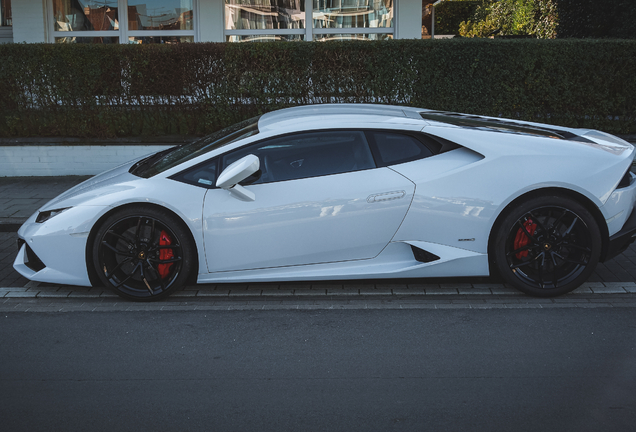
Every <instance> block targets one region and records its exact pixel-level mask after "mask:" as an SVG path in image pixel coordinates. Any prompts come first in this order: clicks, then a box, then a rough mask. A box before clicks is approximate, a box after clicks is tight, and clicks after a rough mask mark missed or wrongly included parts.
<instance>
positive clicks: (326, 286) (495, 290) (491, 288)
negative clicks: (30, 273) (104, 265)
mask: <svg viewBox="0 0 636 432" xmlns="http://www.w3.org/2000/svg"><path fill="white" fill-rule="evenodd" d="M87 178H89V176H68V177H0V298H2V297H5V298H11V297H14V298H84V299H86V298H91V297H92V298H109V297H110V298H112V297H113V294H111V293H110V292H109V291H105V290H104V289H101V288H83V287H72V286H57V285H51V284H45V283H37V282H29V281H28V280H27V279H25V278H23V277H22V276H20V275H19V274H18V273H17V272H16V271H15V270H14V269H13V260H14V259H15V256H16V253H17V247H16V240H17V238H18V236H17V233H16V231H17V230H18V228H19V227H20V225H21V224H22V223H23V222H24V221H25V220H26V219H27V218H28V217H29V216H30V215H31V214H33V213H34V212H35V211H36V210H37V209H39V208H40V207H41V206H42V205H44V204H45V203H46V202H48V201H49V200H51V199H52V198H54V197H56V196H57V195H59V194H60V193H62V192H64V191H65V190H67V189H69V188H70V187H72V186H74V185H76V184H78V183H80V182H82V181H84V180H85V179H87ZM575 293H578V294H585V295H594V294H596V295H607V294H612V295H615V294H624V295H633V294H634V293H636V244H633V245H631V246H630V247H629V249H627V250H626V251H625V252H624V253H623V254H621V255H619V256H618V257H616V258H614V259H613V260H611V261H609V262H606V263H604V264H599V265H598V267H597V269H596V271H595V272H594V274H593V275H592V276H591V277H590V279H589V280H588V282H587V283H585V284H584V285H583V286H582V287H581V288H579V289H578V290H576V291H575ZM516 294H520V293H519V292H518V291H516V290H514V289H512V288H510V287H507V286H506V285H504V284H503V283H500V282H499V281H498V280H494V279H493V278H477V277H476V278H445V279H426V280H403V279H394V280H390V279H389V280H382V281H345V282H320V283H315V282H313V283H312V282H300V283H280V284H271V283H257V284H249V285H248V284H207V285H197V286H191V287H187V288H186V289H185V290H184V291H183V292H181V293H175V296H177V297H189V298H190V299H193V298H201V299H202V298H208V299H212V298H215V299H222V298H226V299H227V298H230V299H234V300H237V298H244V299H245V298H254V297H259V298H269V299H271V298H276V297H278V298H284V297H295V298H298V297H299V296H303V297H304V298H310V297H311V298H314V299H315V298H323V299H324V298H333V297H334V296H343V297H347V298H358V299H359V298H361V297H363V298H373V297H376V296H381V297H382V298H386V299H389V298H393V299H398V298H401V296H419V298H423V297H422V296H426V297H427V298H429V299H430V298H433V297H435V298H438V299H439V298H440V297H439V296H440V295H449V296H461V295H481V296H486V297H489V298H491V299H492V298H495V297H496V296H499V295H504V296H508V295H516ZM173 297H174V296H173ZM171 298H172V297H171ZM113 300H114V298H113Z"/></svg>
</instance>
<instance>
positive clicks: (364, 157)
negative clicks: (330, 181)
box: [222, 131, 375, 184]
mask: <svg viewBox="0 0 636 432" xmlns="http://www.w3.org/2000/svg"><path fill="white" fill-rule="evenodd" d="M248 154H253V155H256V156H258V158H259V159H260V163H261V177H260V178H259V179H258V180H256V181H254V182H253V184H258V183H270V182H278V181H285V180H296V179H302V178H307V177H318V176H324V175H330V174H339V173H345V172H350V171H359V170H364V169H370V168H375V163H374V162H373V156H372V155H371V151H370V149H369V146H368V144H367V141H366V138H365V136H364V133H363V132H359V131H329V132H309V133H302V134H294V135H287V136H284V137H280V138H275V139H272V140H267V141H262V142H260V143H258V144H256V145H253V146H248V147H245V148H242V149H240V150H238V151H234V152H232V153H230V154H228V155H225V156H224V157H223V158H222V169H223V168H225V167H227V166H228V165H230V164H231V163H233V162H235V161H237V160H239V159H240V158H242V157H243V156H246V155H248Z"/></svg>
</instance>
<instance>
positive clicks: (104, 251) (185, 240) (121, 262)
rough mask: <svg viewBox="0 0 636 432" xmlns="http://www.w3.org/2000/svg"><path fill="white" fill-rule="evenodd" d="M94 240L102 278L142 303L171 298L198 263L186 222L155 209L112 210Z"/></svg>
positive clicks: (123, 295)
mask: <svg viewBox="0 0 636 432" xmlns="http://www.w3.org/2000/svg"><path fill="white" fill-rule="evenodd" d="M94 239H95V240H94V242H93V250H92V257H93V265H94V268H95V270H96V272H97V275H98V277H99V279H100V281H101V282H102V283H103V284H104V285H105V286H107V287H109V288H111V289H113V290H114V291H115V292H116V293H117V294H118V295H120V296H122V297H124V298H127V299H131V300H138V301H152V300H159V299H162V298H165V297H167V296H168V295H170V294H171V293H173V292H174V291H176V290H178V289H179V288H181V287H183V286H184V285H185V283H186V282H187V280H188V276H189V274H190V273H191V272H192V270H193V267H194V256H195V254H194V245H193V241H192V240H191V236H190V233H189V231H188V230H187V228H186V227H185V225H184V224H183V222H182V221H181V220H179V219H177V218H176V217H175V216H173V215H172V214H171V213H169V212H167V211H165V210H162V209H160V208H156V207H146V206H139V207H137V206H135V207H127V208H123V209H121V210H118V211H116V212H114V213H113V214H111V215H110V216H109V217H108V218H107V219H106V220H105V221H104V222H103V223H102V224H101V226H100V227H99V229H98V231H97V233H96V234H95V236H94Z"/></svg>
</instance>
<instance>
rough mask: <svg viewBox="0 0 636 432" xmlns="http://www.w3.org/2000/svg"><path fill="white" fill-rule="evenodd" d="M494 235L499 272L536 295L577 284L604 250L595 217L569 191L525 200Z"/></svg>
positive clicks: (557, 292) (567, 289)
mask: <svg viewBox="0 0 636 432" xmlns="http://www.w3.org/2000/svg"><path fill="white" fill-rule="evenodd" d="M495 235H496V237H495V245H494V260H495V265H496V268H497V269H498V270H499V273H500V274H501V276H502V277H503V278H504V279H505V280H506V282H508V283H510V284H511V285H513V286H515V287H516V288H518V289H519V290H521V291H523V292H525V293H526V294H530V295H533V296H538V297H551V296H557V295H561V294H565V293H567V292H570V291H572V290H574V289H576V288H577V287H579V286H580V285H581V284H582V283H583V282H585V281H586V280H587V278H588V277H589V276H590V274H591V273H592V272H593V271H594V269H595V268H596V265H597V263H598V260H599V256H600V252H601V234H600V230H599V228H598V225H597V223H596V221H595V219H594V217H593V216H592V215H591V214H590V212H589V211H588V210H587V209H586V208H585V207H583V206H582V205H581V204H579V203H578V202H577V201H575V200H573V199H571V198H568V197H561V196H549V197H537V198H533V199H530V200H528V201H526V202H524V203H522V204H521V205H519V206H517V207H516V208H514V209H512V211H510V212H509V213H508V214H507V216H506V217H505V218H504V219H503V220H502V221H501V223H499V224H498V227H497V231H496V234H495Z"/></svg>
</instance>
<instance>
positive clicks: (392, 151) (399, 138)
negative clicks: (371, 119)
mask: <svg viewBox="0 0 636 432" xmlns="http://www.w3.org/2000/svg"><path fill="white" fill-rule="evenodd" d="M372 134H373V138H374V141H375V144H376V147H377V149H378V155H379V157H380V160H381V161H382V164H383V165H395V164H398V163H402V162H408V161H412V160H416V159H422V158H425V157H428V156H431V155H432V154H433V153H432V152H431V151H430V150H429V149H428V148H427V147H426V146H425V145H424V144H422V143H421V142H420V141H419V140H418V139H417V138H415V137H413V136H411V135H403V134H398V133H392V132H373V133H372Z"/></svg>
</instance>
